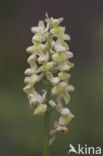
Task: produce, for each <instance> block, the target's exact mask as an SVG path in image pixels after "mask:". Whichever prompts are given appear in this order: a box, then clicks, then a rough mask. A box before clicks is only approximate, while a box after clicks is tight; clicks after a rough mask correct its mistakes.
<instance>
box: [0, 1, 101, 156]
mask: <svg viewBox="0 0 103 156" xmlns="http://www.w3.org/2000/svg"><path fill="white" fill-rule="evenodd" d="M45 12H48V14H49V16H53V17H55V18H58V17H64V22H63V24H64V25H65V26H66V27H67V33H69V34H70V35H71V38H72V40H71V42H70V47H71V51H73V52H74V59H73V61H74V62H75V68H74V69H73V70H72V71H71V73H72V78H71V83H72V84H74V86H75V88H76V90H75V93H73V94H72V97H71V102H70V108H71V111H72V112H73V113H74V114H75V116H76V117H75V119H73V121H72V122H71V123H70V124H69V133H68V134H67V135H64V134H60V135H59V136H58V138H57V140H56V142H55V143H54V145H53V146H52V147H51V155H52V156H53V155H55V156H57V155H58V156H67V155H68V154H67V152H68V148H69V144H70V143H71V144H73V145H74V146H77V144H81V145H85V144H88V146H103V1H102V0H84V1H83V0H77V1H76V0H51V1H50V0H22V1H17V0H0V156H18V155H19V156H41V155H42V143H43V121H42V119H41V118H40V117H35V116H34V115H33V110H30V109H29V104H28V100H27V98H26V95H25V94H24V93H23V90H22V88H23V86H24V83H23V79H24V74H23V72H24V70H25V69H26V67H27V66H28V65H27V63H26V58H27V57H28V55H27V54H26V52H25V49H26V48H27V47H28V46H29V45H31V38H32V33H31V32H30V27H31V26H33V25H37V22H38V20H40V19H44V17H45Z"/></svg>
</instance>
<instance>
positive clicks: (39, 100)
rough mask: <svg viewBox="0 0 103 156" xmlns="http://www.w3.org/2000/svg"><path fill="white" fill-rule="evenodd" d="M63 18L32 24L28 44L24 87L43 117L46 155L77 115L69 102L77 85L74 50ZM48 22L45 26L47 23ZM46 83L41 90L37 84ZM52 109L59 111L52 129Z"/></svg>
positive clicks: (36, 113)
mask: <svg viewBox="0 0 103 156" xmlns="http://www.w3.org/2000/svg"><path fill="white" fill-rule="evenodd" d="M62 21H63V18H59V19H54V18H49V17H48V15H47V14H46V19H45V22H44V21H39V23H38V26H37V27H32V28H31V31H32V33H34V36H33V38H32V43H33V45H32V46H30V47H28V48H27V52H28V53H29V54H30V56H29V58H28V59H27V62H28V64H29V65H30V67H29V68H28V69H26V70H25V72H24V73H25V75H26V77H25V79H24V82H25V84H26V86H25V87H24V88H23V90H24V92H25V93H26V94H27V97H28V99H29V103H30V107H32V108H33V109H34V115H41V116H42V117H43V119H44V149H43V156H49V144H52V143H53V141H54V139H55V138H56V135H57V134H58V133H59V132H61V131H62V132H64V133H67V132H68V128H67V124H68V123H69V122H70V121H71V119H72V118H73V117H74V115H73V114H72V113H71V112H70V110H69V108H67V107H66V105H68V104H69V102H70V93H71V92H72V91H74V87H73V86H72V85H71V84H69V81H70V77H71V75H70V74H69V71H70V69H71V68H73V66H74V64H73V63H71V62H70V59H71V58H72V57H73V53H72V52H70V51H69V49H70V48H69V45H68V43H67V41H69V40H70V36H69V35H67V34H65V27H62V26H60V23H61V22H62ZM45 24H46V26H45ZM39 83H42V84H43V89H42V93H41V91H40V90H39V91H38V84H39ZM51 110H54V111H57V112H59V114H60V117H59V119H57V120H56V121H55V122H54V128H53V130H51V131H50V115H51Z"/></svg>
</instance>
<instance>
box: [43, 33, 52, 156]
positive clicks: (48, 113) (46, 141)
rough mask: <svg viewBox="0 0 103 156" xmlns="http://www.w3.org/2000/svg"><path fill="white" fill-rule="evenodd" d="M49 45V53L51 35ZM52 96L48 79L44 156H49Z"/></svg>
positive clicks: (49, 40)
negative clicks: (50, 103) (50, 104)
mask: <svg viewBox="0 0 103 156" xmlns="http://www.w3.org/2000/svg"><path fill="white" fill-rule="evenodd" d="M47 42H48V44H47V51H49V50H50V48H51V35H50V34H49V37H48V41H47ZM49 59H50V53H49ZM50 96H51V91H50V82H49V80H48V79H47V98H46V104H47V106H48V110H47V112H46V113H45V116H44V148H43V156H49V129H50V111H49V104H48V102H49V100H50Z"/></svg>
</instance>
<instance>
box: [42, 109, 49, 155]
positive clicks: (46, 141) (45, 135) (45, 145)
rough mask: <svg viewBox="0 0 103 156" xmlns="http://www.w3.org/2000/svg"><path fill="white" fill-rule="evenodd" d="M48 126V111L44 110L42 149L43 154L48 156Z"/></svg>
mask: <svg viewBox="0 0 103 156" xmlns="http://www.w3.org/2000/svg"><path fill="white" fill-rule="evenodd" d="M49 127H50V112H46V114H45V117H44V149H43V156H49Z"/></svg>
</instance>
